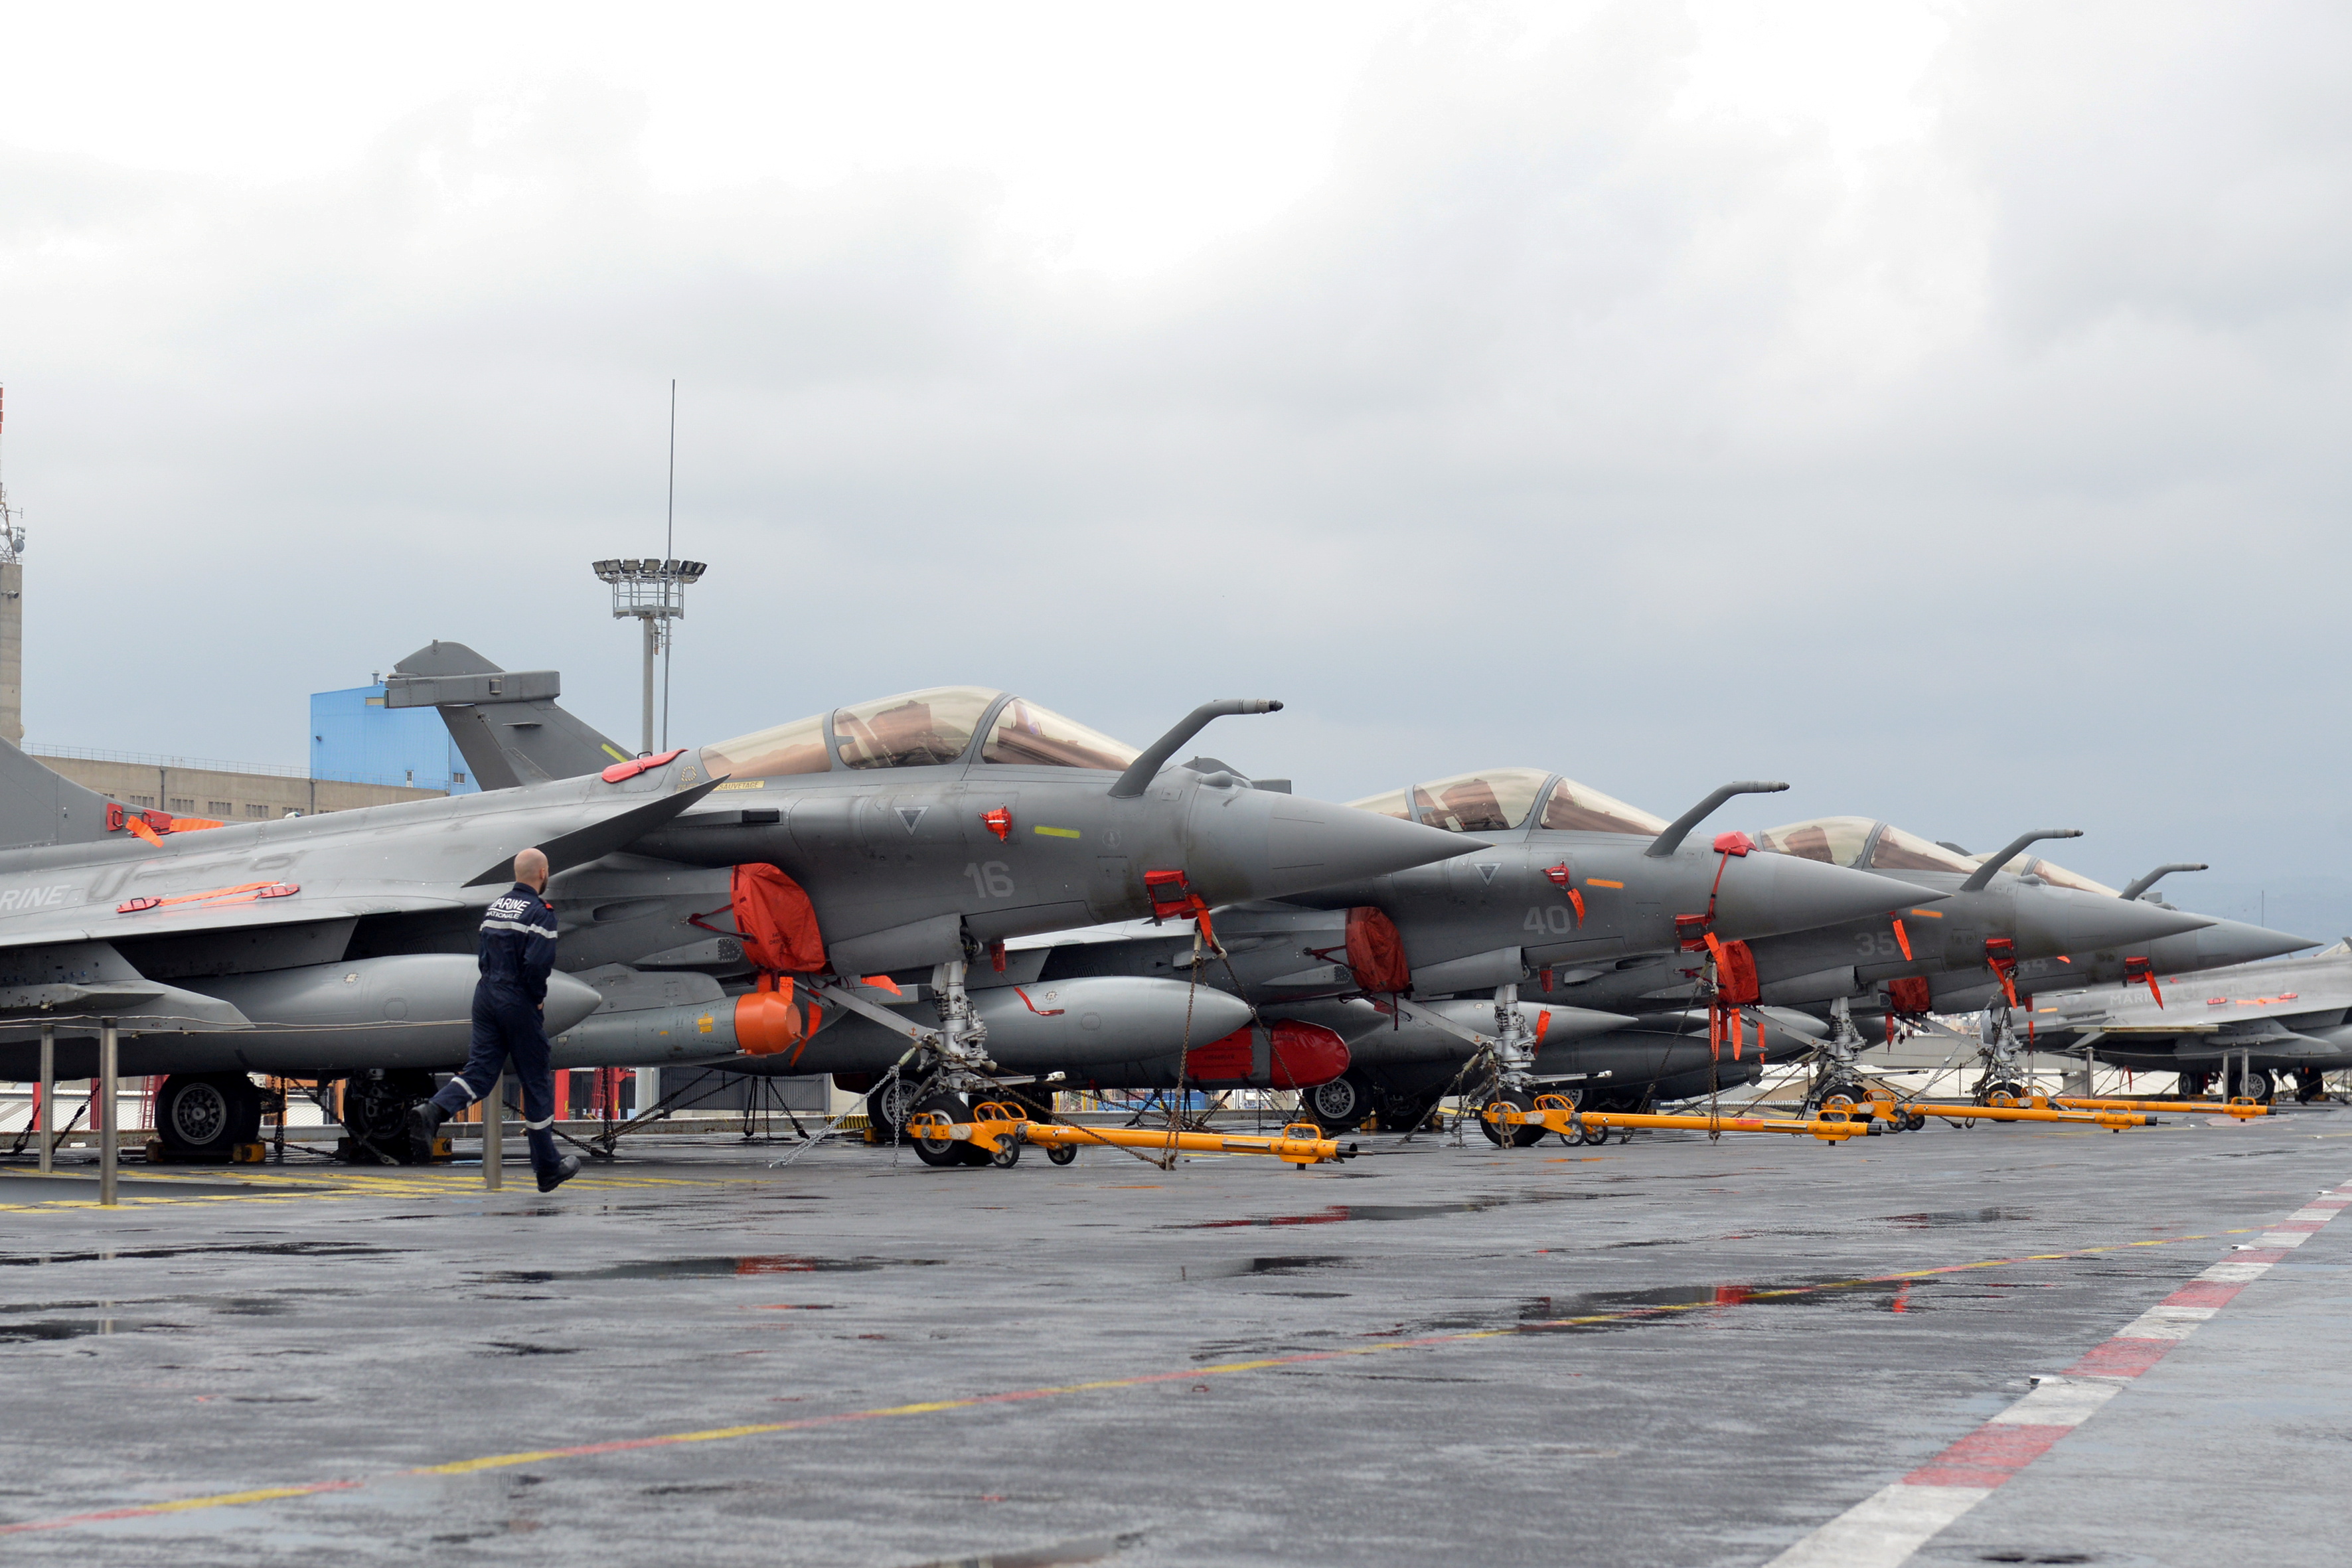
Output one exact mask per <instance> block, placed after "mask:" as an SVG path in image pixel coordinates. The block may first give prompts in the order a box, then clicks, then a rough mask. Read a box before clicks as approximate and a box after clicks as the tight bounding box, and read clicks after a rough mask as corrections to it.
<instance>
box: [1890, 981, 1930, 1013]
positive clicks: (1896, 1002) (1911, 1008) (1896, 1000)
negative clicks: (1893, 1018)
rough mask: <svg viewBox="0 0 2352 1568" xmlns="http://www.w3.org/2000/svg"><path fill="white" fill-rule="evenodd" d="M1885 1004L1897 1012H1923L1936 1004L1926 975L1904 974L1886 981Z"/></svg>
mask: <svg viewBox="0 0 2352 1568" xmlns="http://www.w3.org/2000/svg"><path fill="white" fill-rule="evenodd" d="M1886 1005H1887V1006H1889V1007H1891V1008H1893V1009H1894V1010H1895V1012H1897V1013H1925V1012H1927V1010H1928V1009H1929V1008H1931V1007H1933V1006H1934V1005H1936V994H1935V992H1934V991H1933V990H1932V989H1931V988H1930V987H1929V986H1928V984H1927V976H1926V975H1924V974H1911V975H1906V976H1905V977H1904V978H1903V979H1900V980H1890V981H1888V982H1887V983H1886Z"/></svg>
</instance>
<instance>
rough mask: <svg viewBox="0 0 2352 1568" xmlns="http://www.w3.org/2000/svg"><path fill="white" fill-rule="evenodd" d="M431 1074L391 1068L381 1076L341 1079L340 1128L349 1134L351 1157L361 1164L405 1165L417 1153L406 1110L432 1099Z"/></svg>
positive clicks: (361, 1074) (355, 1074) (432, 1085)
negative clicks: (409, 1130) (412, 1145)
mask: <svg viewBox="0 0 2352 1568" xmlns="http://www.w3.org/2000/svg"><path fill="white" fill-rule="evenodd" d="M435 1087H436V1086H435V1084H434V1082H433V1075H432V1074H431V1073H429V1072H419V1071H416V1070H414V1069H406V1070H403V1069H397V1068H395V1069H394V1070H392V1071H388V1072H384V1073H383V1074H381V1075H376V1074H370V1073H364V1072H361V1073H353V1074H352V1076H351V1077H350V1078H348V1079H344V1080H343V1110H342V1117H343V1131H345V1132H347V1133H349V1134H350V1135H351V1160H352V1163H355V1164H363V1165H406V1164H413V1163H415V1159H416V1154H415V1150H414V1148H412V1147H411V1142H410V1139H409V1136H408V1113H409V1111H411V1110H414V1109H415V1107H416V1104H417V1102H418V1101H419V1100H430V1099H432V1098H433V1090H434V1089H435Z"/></svg>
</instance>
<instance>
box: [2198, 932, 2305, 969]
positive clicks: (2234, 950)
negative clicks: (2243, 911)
mask: <svg viewBox="0 0 2352 1568" xmlns="http://www.w3.org/2000/svg"><path fill="white" fill-rule="evenodd" d="M2191 940H2193V941H2194V942H2196V943H2197V963H2198V966H2199V967H2200V968H2202V969H2219V968H2221V966H2222V965H2223V964H2227V963H2254V962H2256V961H2257V960H2259V959H2264V958H2284V957H2285V956H2286V955H2287V954H2288V953H2290V952H2303V951H2304V950H2305V948H2313V947H2323V946H2325V945H2326V943H2324V942H2314V941H2312V940H2311V938H2309V937H2307V936H2297V935H2295V934H2294V932H2293V931H2272V930H2270V929H2269V928H2268V927H2266V926H2258V925H2249V924H2247V923H2246V922H2245V921H2214V922H2213V923H2212V924H2211V925H2210V926H2207V927H2206V928H2205V929H2204V930H2203V931H2199V932H2197V934H2196V935H2195V937H2194V938H2192V939H2191Z"/></svg>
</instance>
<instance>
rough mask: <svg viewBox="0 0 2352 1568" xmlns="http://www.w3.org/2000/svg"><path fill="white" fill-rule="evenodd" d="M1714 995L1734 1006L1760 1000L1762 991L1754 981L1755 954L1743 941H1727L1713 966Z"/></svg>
mask: <svg viewBox="0 0 2352 1568" xmlns="http://www.w3.org/2000/svg"><path fill="white" fill-rule="evenodd" d="M1715 991H1716V995H1717V997H1718V998H1719V999H1720V1000H1722V1001H1725V1002H1727V1003H1729V1004H1731V1005H1733V1006H1735V1007H1744V1006H1746V1005H1748V1004H1749V1003H1751V1002H1760V1001H1762V1000H1763V999H1764V993H1763V992H1762V990H1761V989H1759V986H1758V985H1757V982H1756V954H1755V953H1754V952H1751V951H1750V950H1749V948H1748V944H1747V943H1746V942H1725V943H1724V944H1723V956H1722V957H1721V958H1720V959H1718V960H1717V963H1716V966H1715Z"/></svg>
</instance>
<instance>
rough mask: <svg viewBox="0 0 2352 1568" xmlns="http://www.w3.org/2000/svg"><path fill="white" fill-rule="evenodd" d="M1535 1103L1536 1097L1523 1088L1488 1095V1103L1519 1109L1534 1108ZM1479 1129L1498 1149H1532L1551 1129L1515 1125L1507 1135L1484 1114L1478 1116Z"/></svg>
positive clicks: (1487, 1140)
mask: <svg viewBox="0 0 2352 1568" xmlns="http://www.w3.org/2000/svg"><path fill="white" fill-rule="evenodd" d="M1535 1103H1536V1097H1535V1096H1534V1095H1532V1094H1529V1093H1528V1091H1527V1090H1526V1089H1503V1090H1501V1091H1499V1092H1497V1093H1495V1094H1491V1095H1489V1096H1487V1097H1486V1104H1487V1105H1507V1106H1510V1107H1512V1108H1513V1109H1514V1110H1534V1109H1535ZM1482 1109H1483V1108H1482ZM1478 1130H1479V1131H1482V1132H1484V1133H1485V1134H1486V1142H1489V1143H1492V1144H1494V1145H1495V1146H1496V1148H1498V1149H1532V1148H1534V1147H1535V1146H1536V1145H1537V1144H1538V1143H1540V1142H1543V1139H1544V1135H1545V1134H1546V1133H1547V1132H1549V1131H1550V1129H1549V1128H1546V1127H1539V1126H1538V1127H1514V1128H1512V1129H1511V1131H1510V1132H1509V1133H1508V1134H1506V1133H1505V1132H1504V1131H1503V1130H1502V1129H1501V1128H1499V1127H1497V1126H1496V1125H1495V1123H1493V1122H1491V1121H1487V1120H1486V1118H1485V1117H1484V1116H1481V1117H1479V1118H1478Z"/></svg>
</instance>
